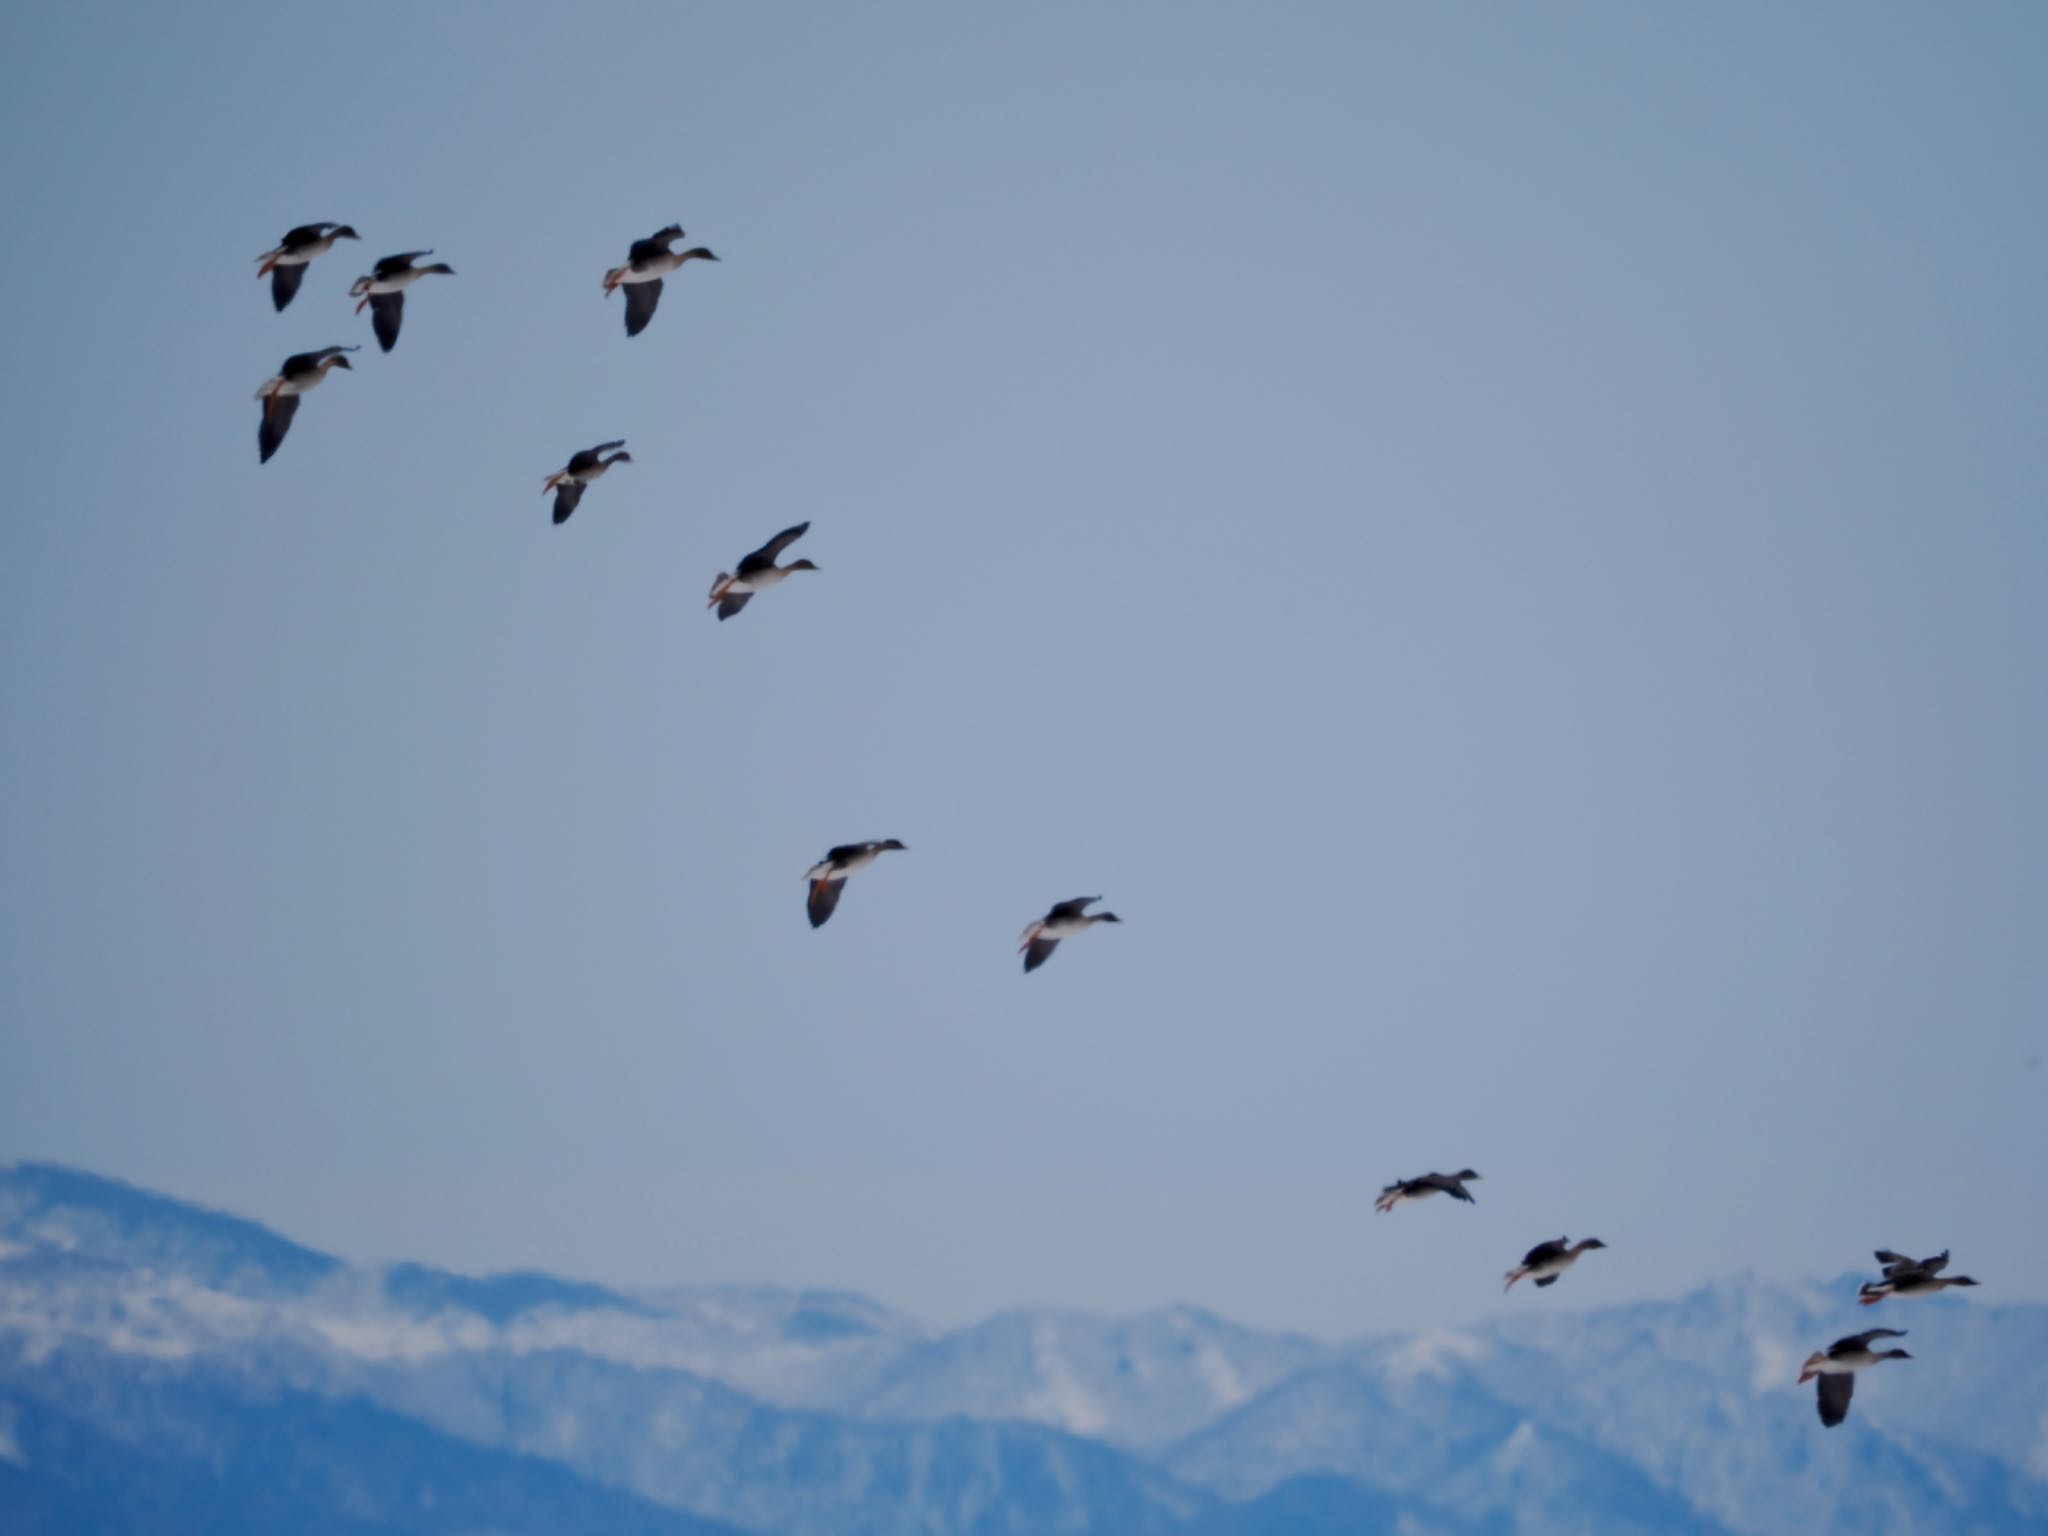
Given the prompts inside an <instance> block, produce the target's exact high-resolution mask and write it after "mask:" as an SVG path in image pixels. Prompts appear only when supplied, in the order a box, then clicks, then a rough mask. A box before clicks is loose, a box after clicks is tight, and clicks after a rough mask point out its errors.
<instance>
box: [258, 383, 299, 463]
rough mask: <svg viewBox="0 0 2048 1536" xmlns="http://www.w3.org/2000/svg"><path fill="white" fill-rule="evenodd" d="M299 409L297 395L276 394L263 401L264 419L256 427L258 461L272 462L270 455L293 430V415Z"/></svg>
mask: <svg viewBox="0 0 2048 1536" xmlns="http://www.w3.org/2000/svg"><path fill="white" fill-rule="evenodd" d="M298 410H299V397H298V396H297V395H274V396H272V397H271V398H270V399H268V400H266V401H264V402H263V421H262V423H261V424H260V425H259V426H258V427H257V428H256V455H257V457H256V462H257V463H259V464H268V463H269V462H270V456H271V455H272V454H274V453H276V452H277V450H278V448H279V447H280V446H281V445H282V444H283V442H284V435H285V433H287V432H289V431H290V430H291V426H292V417H294V416H296V415H297V414H298Z"/></svg>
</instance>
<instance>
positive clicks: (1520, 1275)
mask: <svg viewBox="0 0 2048 1536" xmlns="http://www.w3.org/2000/svg"><path fill="white" fill-rule="evenodd" d="M1606 1246H1607V1245H1606V1244H1605V1243H1603V1242H1601V1241H1600V1239H1599V1238H1597V1237H1582V1238H1580V1239H1579V1240H1578V1241H1577V1242H1576V1243H1574V1242H1570V1241H1569V1240H1567V1239H1565V1238H1562V1237H1560V1238H1558V1239H1557V1240H1556V1241H1555V1242H1550V1243H1538V1244H1537V1245H1536V1246H1535V1247H1534V1248H1531V1249H1530V1250H1529V1251H1528V1252H1527V1253H1526V1254H1524V1255H1523V1256H1522V1262H1521V1264H1520V1265H1519V1266H1517V1267H1516V1268H1514V1269H1511V1270H1509V1271H1508V1275H1507V1280H1508V1283H1507V1284H1506V1285H1504V1286H1502V1287H1501V1289H1502V1290H1504V1291H1512V1290H1513V1289H1514V1288H1515V1282H1516V1281H1517V1280H1524V1279H1527V1280H1534V1281H1535V1282H1536V1283H1537V1284H1538V1285H1555V1284H1557V1277H1558V1276H1559V1275H1561V1274H1563V1273H1564V1272H1565V1271H1566V1270H1568V1269H1570V1268H1571V1267H1572V1266H1573V1265H1574V1264H1576V1263H1578V1262H1579V1255H1580V1254H1582V1253H1585V1252H1588V1251H1589V1250H1591V1249H1594V1248H1605V1247H1606Z"/></svg>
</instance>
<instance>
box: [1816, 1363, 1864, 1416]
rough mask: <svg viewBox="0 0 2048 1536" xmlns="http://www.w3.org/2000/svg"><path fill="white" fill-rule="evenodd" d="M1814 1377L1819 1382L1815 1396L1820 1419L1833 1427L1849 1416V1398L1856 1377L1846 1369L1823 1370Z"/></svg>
mask: <svg viewBox="0 0 2048 1536" xmlns="http://www.w3.org/2000/svg"><path fill="white" fill-rule="evenodd" d="M1814 1379H1815V1381H1817V1382H1818V1383H1819V1390H1818V1391H1817V1392H1816V1393H1815V1396H1816V1397H1817V1398H1818V1399H1819V1401H1820V1421H1821V1423H1823V1424H1825V1425H1827V1427H1828V1428H1829V1429H1833V1428H1834V1427H1835V1426H1836V1425H1837V1424H1839V1423H1841V1422H1842V1420H1844V1419H1846V1418H1847V1417H1849V1398H1850V1396H1851V1395H1852V1394H1853V1393H1854V1392H1855V1390H1856V1378H1855V1377H1854V1376H1851V1375H1849V1374H1848V1373H1847V1372H1846V1371H1823V1372H1822V1373H1821V1374H1820V1375H1819V1376H1817V1377H1815V1378H1814Z"/></svg>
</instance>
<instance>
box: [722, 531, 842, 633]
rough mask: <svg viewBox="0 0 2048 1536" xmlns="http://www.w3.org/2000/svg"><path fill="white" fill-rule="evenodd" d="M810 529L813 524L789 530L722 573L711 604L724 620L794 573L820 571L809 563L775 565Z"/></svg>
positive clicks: (792, 562)
mask: <svg viewBox="0 0 2048 1536" xmlns="http://www.w3.org/2000/svg"><path fill="white" fill-rule="evenodd" d="M810 527H811V525H810V524H809V523H798V524H797V525H796V526H795V527H794V528H785V529H783V530H782V532H780V533H778V534H777V535H775V537H774V538H772V539H770V540H769V541H768V542H767V543H766V544H763V545H762V546H761V547H760V548H759V549H757V550H755V551H754V552H753V553H752V554H751V555H747V556H745V557H743V558H742V559H741V560H740V563H739V565H738V566H736V567H735V568H734V569H733V570H731V571H720V572H719V573H718V580H716V581H714V582H712V583H711V603H712V606H714V607H716V608H717V609H718V617H719V618H720V619H721V620H724V619H729V618H731V617H732V616H733V615H734V614H736V613H738V612H739V611H740V610H741V609H742V608H744V607H746V606H747V599H748V598H750V597H752V596H753V595H754V594H755V593H756V592H765V591H767V590H768V589H769V588H770V587H772V586H776V585H777V584H779V583H780V582H781V581H782V579H783V578H784V577H785V576H787V575H788V574H789V573H790V572H791V571H815V570H816V569H817V567H816V566H815V565H813V564H811V562H810V561H808V560H792V561H790V563H789V564H788V565H777V564H776V563H775V560H776V557H777V556H779V555H780V554H781V553H782V552H783V551H784V550H785V549H787V548H789V546H790V545H792V544H794V543H795V542H796V541H797V540H798V539H800V538H802V537H803V536H804V535H805V534H806V533H808V532H809V531H810Z"/></svg>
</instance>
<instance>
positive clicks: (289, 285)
mask: <svg viewBox="0 0 2048 1536" xmlns="http://www.w3.org/2000/svg"><path fill="white" fill-rule="evenodd" d="M305 279H306V263H304V262H303V261H293V262H281V263H279V264H278V265H277V266H274V267H272V268H271V269H270V302H271V303H272V304H274V305H276V306H277V307H278V308H279V309H283V308H284V307H285V305H287V304H289V303H291V301H292V295H293V294H295V293H297V292H298V291H299V284H300V283H302V282H304V281H305Z"/></svg>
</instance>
